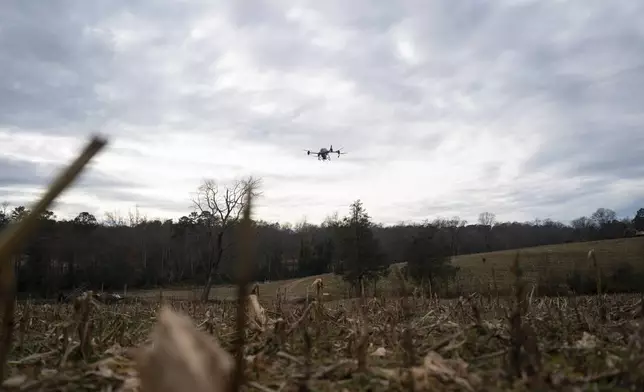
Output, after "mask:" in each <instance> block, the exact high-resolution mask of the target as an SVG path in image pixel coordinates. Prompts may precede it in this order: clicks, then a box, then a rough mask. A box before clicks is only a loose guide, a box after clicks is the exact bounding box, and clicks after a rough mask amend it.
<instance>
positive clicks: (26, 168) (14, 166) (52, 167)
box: [0, 158, 134, 190]
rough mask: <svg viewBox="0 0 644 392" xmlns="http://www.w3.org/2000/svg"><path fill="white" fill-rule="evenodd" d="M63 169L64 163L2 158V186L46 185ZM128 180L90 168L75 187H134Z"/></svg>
mask: <svg viewBox="0 0 644 392" xmlns="http://www.w3.org/2000/svg"><path fill="white" fill-rule="evenodd" d="M62 169H63V166H62V165H58V164H51V163H38V162H30V161H24V160H13V159H6V158H0V187H6V186H18V187H19V186H27V187H44V186H46V185H47V184H49V183H50V182H51V181H53V179H54V178H55V176H56V175H58V174H59V173H60V172H61V171H62ZM133 185H134V184H132V183H131V182H128V181H127V180H121V179H116V178H112V177H110V176H107V175H105V174H103V173H100V172H97V171H95V170H91V169H89V170H88V171H86V172H85V173H83V174H81V176H80V177H79V179H78V181H77V182H76V183H75V187H80V188H86V189H87V188H88V189H101V190H108V189H114V188H117V187H126V188H127V187H132V186H133Z"/></svg>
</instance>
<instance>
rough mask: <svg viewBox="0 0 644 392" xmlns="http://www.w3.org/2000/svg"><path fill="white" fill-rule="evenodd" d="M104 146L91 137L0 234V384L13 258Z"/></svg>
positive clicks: (9, 325)
mask: <svg viewBox="0 0 644 392" xmlns="http://www.w3.org/2000/svg"><path fill="white" fill-rule="evenodd" d="M106 144H107V140H105V139H103V138H100V137H98V136H94V137H93V138H92V139H91V140H90V141H89V143H88V144H87V146H85V148H84V149H83V151H82V152H81V153H80V155H79V156H78V157H77V158H76V159H75V160H74V161H73V162H72V163H71V165H69V166H68V167H67V169H65V170H64V171H63V172H62V173H61V174H60V175H59V176H58V177H57V178H56V179H55V180H54V181H53V182H52V183H51V184H50V185H49V188H48V189H47V191H46V192H45V194H44V195H43V196H42V198H41V199H40V200H39V201H38V203H36V205H34V206H33V208H32V209H31V212H30V213H29V214H28V215H27V216H26V217H24V218H23V219H22V220H21V221H19V222H14V223H12V224H10V225H9V226H8V227H6V228H5V229H4V230H3V231H2V232H1V233H0V309H1V312H0V315H1V317H2V324H1V325H0V383H2V381H4V379H5V375H6V374H5V370H6V365H7V357H8V355H9V351H10V349H11V338H12V333H13V326H14V307H15V295H16V282H15V277H14V275H15V269H14V268H15V266H14V265H13V262H12V255H13V254H14V252H16V251H17V250H18V249H20V247H21V246H22V245H23V244H24V242H25V240H26V239H27V238H28V237H29V236H30V235H31V234H32V233H33V232H34V231H35V230H36V229H37V227H38V224H39V222H40V216H41V215H42V214H43V213H44V212H45V211H46V210H47V209H48V208H49V206H50V205H51V204H52V203H53V201H54V200H55V199H56V198H57V197H58V196H59V195H60V194H61V193H62V192H63V191H64V190H65V189H66V188H67V187H69V186H70V185H71V183H72V182H73V181H74V180H75V179H76V178H77V177H78V176H79V175H80V173H82V171H83V169H85V166H86V165H87V164H88V163H89V161H90V160H91V159H92V158H93V157H94V156H95V155H96V154H97V153H98V152H99V151H100V150H101V149H102V148H103V147H105V145H106Z"/></svg>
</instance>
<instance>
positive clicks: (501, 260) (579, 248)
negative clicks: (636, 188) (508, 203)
mask: <svg viewBox="0 0 644 392" xmlns="http://www.w3.org/2000/svg"><path fill="white" fill-rule="evenodd" d="M591 249H594V251H595V255H596V258H597V262H598V264H599V266H600V268H601V270H602V274H603V276H604V277H605V279H606V278H607V277H610V276H611V274H613V273H614V272H615V271H617V270H618V269H619V268H620V267H624V266H625V265H628V266H631V267H632V268H633V272H636V273H640V274H642V273H644V238H642V237H639V238H622V239H616V240H605V241H592V242H577V243H570V244H561V245H549V246H538V247H533V248H524V249H520V250H518V252H519V259H520V262H521V268H522V270H523V273H524V277H525V279H526V281H527V282H528V283H530V284H537V283H539V284H542V285H544V286H550V287H553V288H555V287H556V286H559V285H565V284H566V278H567V277H568V276H569V275H570V274H572V273H574V272H578V273H579V274H580V275H584V276H593V275H594V273H595V272H594V270H593V267H592V263H590V262H589V260H588V252H589V251H590V250H591ZM516 254H517V250H509V251H500V252H489V253H479V254H473V255H463V256H457V257H454V258H453V259H452V263H453V264H454V265H456V266H458V267H459V268H460V270H459V272H458V273H457V274H456V277H455V279H453V280H451V281H449V282H448V284H447V286H448V287H445V286H444V285H441V287H438V288H437V290H439V292H441V293H443V294H444V293H445V290H448V292H447V293H448V294H450V295H459V294H469V293H472V292H486V291H488V290H492V291H494V285H495V282H496V288H497V289H498V291H499V292H501V293H504V292H505V293H507V292H509V291H510V289H511V286H512V284H513V279H514V278H513V276H512V273H511V267H512V263H513V261H514V259H515V257H516ZM484 259H485V262H484V261H483V260H484ZM403 265H404V263H399V264H396V265H395V266H403ZM317 278H322V279H323V280H324V291H325V292H326V293H328V294H329V296H328V299H330V300H331V299H339V298H347V297H348V296H349V294H348V287H347V285H346V284H345V283H344V281H343V280H342V278H341V277H340V276H337V275H334V274H324V275H316V276H311V277H308V278H304V279H299V280H294V281H289V284H288V287H289V293H290V294H291V295H293V296H296V297H301V296H305V295H306V293H307V290H309V292H310V291H311V288H310V286H311V283H313V281H314V280H315V279H317ZM273 283H276V282H273ZM610 284H614V283H610ZM610 284H609V287H608V288H609V289H617V287H610ZM396 287H397V284H396V283H395V279H393V278H392V275H390V276H388V277H386V278H384V279H382V280H381V281H379V282H378V283H377V285H376V295H378V293H379V292H384V293H391V292H392V291H394V290H396ZM366 289H367V291H368V292H369V293H372V292H373V288H372V287H370V286H367V287H366Z"/></svg>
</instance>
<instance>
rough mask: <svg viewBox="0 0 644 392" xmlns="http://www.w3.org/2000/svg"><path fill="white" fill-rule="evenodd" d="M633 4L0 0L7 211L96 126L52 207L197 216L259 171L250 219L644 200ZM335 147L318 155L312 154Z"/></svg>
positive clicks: (620, 205)
mask: <svg viewBox="0 0 644 392" xmlns="http://www.w3.org/2000/svg"><path fill="white" fill-rule="evenodd" d="M642 20H644V2H642V1H635V0H610V1H607V0H570V1H555V0H551V1H544V0H539V1H525V0H495V1H480V0H478V1H477V0H456V1H454V0H432V1H429V0H415V1H402V0H401V1H365V0H351V1H346V0H342V1H340V0H325V1H286V0H275V1H251V0H226V1H197V0H194V1H188V0H183V1H179V0H176V1H170V0H166V1H152V0H147V1H143V0H96V1H78V0H77V1H72V0H51V1H24V0H3V1H2V2H0V64H1V65H0V148H1V149H2V155H0V201H2V200H5V201H8V202H10V203H11V204H12V205H16V204H21V203H30V202H33V201H34V199H35V198H36V197H37V195H39V194H40V192H41V191H42V190H43V187H44V186H45V184H46V183H47V182H48V181H49V179H50V178H51V177H52V175H53V173H55V172H57V170H59V169H60V167H61V165H63V164H66V162H68V161H69V160H70V159H71V158H72V157H73V156H74V155H75V154H76V153H77V152H78V150H79V149H80V148H81V146H82V145H83V144H84V143H86V141H87V138H88V137H89V135H90V134H91V133H93V132H100V133H102V134H105V135H107V136H108V137H109V141H110V144H109V145H108V147H107V148H106V150H105V151H104V152H102V153H101V154H100V156H98V157H97V158H96V160H95V162H93V163H92V165H91V168H90V169H89V170H88V172H87V173H86V174H84V175H83V178H82V180H81V181H80V182H79V183H77V184H76V185H75V186H74V188H73V189H72V190H70V191H68V192H66V193H65V194H64V195H63V197H62V198H61V201H60V203H58V204H57V205H56V208H55V210H56V213H57V215H58V216H59V217H65V218H68V217H73V216H75V215H76V214H78V213H79V212H81V211H89V212H91V213H94V214H96V216H97V218H99V219H101V218H102V217H103V214H104V212H106V211H109V212H114V211H118V212H120V213H121V214H123V215H125V214H127V211H128V209H134V207H135V206H137V205H138V206H139V209H140V211H141V213H144V214H146V215H147V216H148V217H150V218H154V217H160V218H175V219H176V218H178V217H180V216H181V215H185V214H187V213H189V212H190V211H191V210H192V207H191V198H192V193H193V192H194V191H195V190H196V188H197V187H198V186H199V184H200V182H201V181H202V180H203V179H204V178H212V179H215V180H217V181H221V182H222V183H225V182H226V181H230V180H232V179H234V178H236V177H239V176H245V175H251V174H252V175H255V176H259V177H262V178H263V188H262V190H263V192H264V196H263V197H262V199H261V200H260V201H259V205H260V207H259V208H258V210H257V215H256V217H258V218H262V219H266V220H269V221H281V222H297V221H300V220H302V219H303V218H306V219H307V220H308V221H309V222H312V223H318V222H320V221H321V220H322V219H324V217H325V216H327V215H329V214H331V213H333V212H334V211H337V212H338V213H339V214H340V215H341V216H342V215H344V214H346V213H347V212H348V205H349V204H350V203H351V202H352V201H353V200H355V199H357V198H361V199H362V200H363V202H364V205H365V207H366V208H367V210H368V212H369V213H370V214H371V216H372V217H373V218H374V219H375V220H377V221H380V222H383V223H395V222H397V221H401V220H408V221H420V220H423V219H426V218H429V219H432V218H434V217H437V216H446V217H450V216H454V215H458V216H460V217H462V218H464V219H467V220H468V221H470V222H474V221H475V220H476V217H477V215H478V213H480V212H482V211H491V212H494V213H496V214H497V218H498V219H499V220H518V221H524V220H532V219H534V218H537V217H539V218H542V219H543V218H552V219H559V220H564V221H566V220H569V219H572V218H575V217H578V216H581V215H589V214H591V213H592V212H593V211H594V210H595V209H596V208H598V207H606V208H612V209H614V210H616V211H617V212H618V214H620V215H621V216H624V215H633V213H634V212H635V210H636V209H637V208H638V207H644V161H643V157H644V129H643V128H644V127H643V126H644V111H643V110H642V109H643V107H642V105H643V102H644V23H643V22H642ZM330 144H333V147H334V148H338V147H344V149H345V150H346V151H347V152H348V154H347V155H343V156H342V157H341V158H340V159H339V160H338V159H336V156H334V157H333V158H334V159H333V160H332V161H331V162H319V161H318V160H317V159H315V158H314V157H312V156H307V155H306V153H305V152H304V151H303V149H311V150H319V148H320V147H328V146H329V145H330Z"/></svg>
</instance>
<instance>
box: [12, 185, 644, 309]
mask: <svg viewBox="0 0 644 392" xmlns="http://www.w3.org/2000/svg"><path fill="white" fill-rule="evenodd" d="M259 184H260V180H258V179H254V178H252V177H251V178H246V179H242V180H238V181H236V182H234V183H233V184H232V185H222V184H218V183H217V182H215V181H213V180H205V181H204V182H203V183H202V184H201V186H199V188H198V190H197V193H196V196H195V198H194V200H193V204H194V209H193V211H192V212H190V213H188V214H187V215H184V216H182V217H180V218H179V219H176V220H172V219H167V220H164V221H161V220H158V219H153V220H151V219H147V217H145V216H142V215H141V214H139V212H138V209H137V210H135V211H134V212H130V213H129V214H128V215H127V216H125V217H123V216H119V215H117V214H109V213H108V214H106V215H105V219H103V220H102V221H101V222H99V221H98V220H97V219H96V217H95V216H93V215H92V214H90V213H88V212H81V213H79V214H78V216H76V217H75V218H74V219H70V220H66V219H57V218H56V216H55V214H54V213H53V212H52V211H47V212H46V213H44V214H43V215H42V216H41V217H40V219H41V225H40V227H39V230H38V232H37V233H36V234H35V235H34V236H33V237H32V238H30V240H29V242H28V244H27V245H26V246H25V247H24V249H22V251H21V252H20V253H19V254H18V255H17V256H15V257H14V260H13V262H14V266H15V270H16V275H17V279H18V290H19V291H20V292H23V293H32V294H33V295H37V296H42V297H52V296H54V295H56V294H58V293H60V292H61V291H66V290H71V289H74V288H77V287H80V286H82V287H85V288H92V289H100V288H103V289H106V290H120V289H122V288H123V287H124V285H127V287H129V288H144V287H155V286H167V285H179V284H186V285H188V284H190V285H193V284H198V285H203V286H204V287H205V289H204V291H203V297H204V298H207V296H208V293H209V291H210V288H211V287H212V285H214V284H220V283H229V282H232V281H233V280H234V270H235V269H234V265H235V260H236V254H237V249H238V246H250V245H251V244H239V243H237V242H236V240H237V238H238V237H239V236H238V235H236V230H237V227H238V222H239V220H240V217H241V213H242V210H243V208H244V202H245V199H244V197H243V196H244V195H245V194H246V192H254V193H255V195H259V192H258V189H259V188H258V186H259ZM28 212H29V211H28V209H27V207H25V206H16V207H13V208H9V205H8V204H7V203H4V204H3V205H2V208H0V229H1V228H2V227H5V226H6V225H8V224H10V223H11V222H16V221H20V220H21V219H22V218H23V217H24V216H26V214H27V213H28ZM253 229H254V230H253V236H254V238H253V241H252V245H253V249H252V254H253V260H254V268H255V270H254V274H255V279H256V280H258V281H265V280H281V279H289V278H296V277H303V276H310V275H316V274H322V273H327V272H334V273H336V274H340V275H342V276H343V277H344V278H345V279H346V280H347V281H348V282H349V283H351V284H352V285H353V286H354V287H355V288H356V289H358V288H359V286H360V285H361V284H363V283H364V282H365V280H370V281H373V280H377V279H378V278H380V277H382V276H383V275H385V274H387V273H388V270H389V269H388V268H387V267H388V266H389V265H390V264H392V263H397V262H403V261H407V262H408V265H409V267H408V270H407V272H408V273H409V275H410V276H411V277H413V278H415V279H416V280H419V281H431V280H432V279H434V278H435V277H437V276H443V275H446V274H452V273H453V272H454V270H453V268H452V267H451V266H450V265H449V262H448V260H449V257H450V256H456V255H461V254H471V253H480V252H488V251H497V250H508V249H518V248H524V247H530V246H538V245H551V244H561V243H566V242H582V241H592V240H601V239H614V238H621V237H629V236H634V235H636V234H637V232H641V231H644V208H641V209H639V210H638V211H637V212H636V213H635V215H634V217H632V218H622V219H619V218H618V217H617V214H616V213H615V212H614V211H613V210H610V209H607V208H599V209H597V210H596V211H595V212H594V213H593V214H591V215H590V216H588V217H580V218H578V219H575V220H573V221H571V222H570V223H569V224H564V223H562V222H557V221H553V220H550V219H545V220H539V219H536V220H534V221H532V222H497V220H496V217H495V215H494V213H491V212H483V213H481V214H480V215H479V219H478V221H477V222H475V223H468V222H467V221H465V220H463V219H461V218H459V217H452V218H436V219H434V220H432V221H425V222H422V223H413V224H412V223H400V224H397V225H393V226H387V227H385V226H383V225H380V224H378V223H375V222H373V220H372V219H371V217H370V216H369V214H368V213H367V211H366V209H365V207H364V205H363V204H362V202H361V201H360V200H356V201H355V202H353V203H352V204H351V205H350V206H349V211H348V214H347V215H346V216H344V217H342V218H339V217H337V216H330V217H328V218H327V219H326V220H325V221H324V222H323V223H322V224H320V225H312V224H308V223H306V222H301V223H298V224H296V225H290V224H280V223H271V222H265V221H261V220H257V221H254V222H253Z"/></svg>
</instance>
